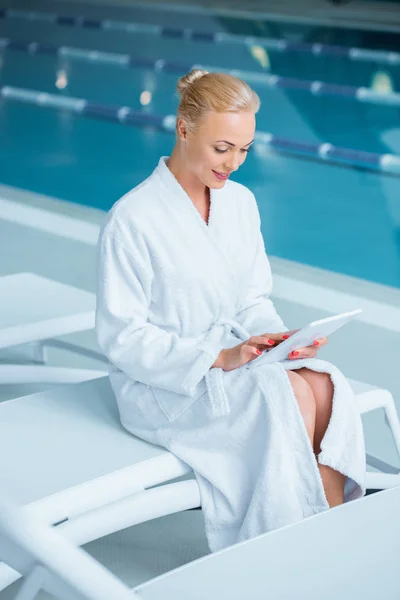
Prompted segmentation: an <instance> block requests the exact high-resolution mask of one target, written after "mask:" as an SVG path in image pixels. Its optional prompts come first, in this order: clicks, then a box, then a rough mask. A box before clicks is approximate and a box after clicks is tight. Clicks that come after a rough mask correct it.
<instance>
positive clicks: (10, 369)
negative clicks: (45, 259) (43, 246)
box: [0, 273, 108, 384]
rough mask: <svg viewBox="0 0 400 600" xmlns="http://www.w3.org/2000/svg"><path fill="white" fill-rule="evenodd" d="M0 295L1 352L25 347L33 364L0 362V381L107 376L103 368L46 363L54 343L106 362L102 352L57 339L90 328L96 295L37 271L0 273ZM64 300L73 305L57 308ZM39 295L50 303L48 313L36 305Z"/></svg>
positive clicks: (60, 380)
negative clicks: (60, 309) (41, 274)
mask: <svg viewBox="0 0 400 600" xmlns="http://www.w3.org/2000/svg"><path fill="white" fill-rule="evenodd" d="M0 295H1V296H2V297H3V304H4V306H3V307H2V320H1V322H2V324H3V325H2V326H1V325H0V334H1V335H0V350H4V349H10V348H18V347H23V346H27V345H28V346H30V347H31V348H32V354H33V360H32V363H33V364H25V363H22V362H18V363H15V362H13V363H9V362H3V363H2V364H0V384H25V383H77V382H80V381H85V380H87V379H93V378H95V377H101V376H103V375H105V374H106V372H107V371H106V370H101V369H98V370H96V369H93V370H92V369H77V368H65V367H52V366H49V365H47V364H46V362H47V349H48V348H50V347H53V348H59V349H63V350H68V351H70V352H73V353H75V354H78V355H80V356H85V357H86V358H91V359H94V360H96V361H98V362H99V363H100V364H102V365H108V361H107V359H106V358H105V357H104V355H102V354H101V353H100V352H96V351H94V350H89V349H85V348H82V347H80V346H78V345H76V344H73V343H71V342H66V341H63V340H57V339H55V338H56V337H57V336H62V335H68V334H71V333H77V332H82V331H89V330H91V329H94V326H95V302H96V300H95V295H94V294H91V293H89V292H86V291H84V290H80V289H78V288H74V287H73V286H70V285H66V284H61V283H59V282H57V281H54V280H52V279H47V278H45V277H41V276H39V275H36V274H35V273H14V274H12V275H4V276H2V277H0ZM63 298H68V302H70V303H71V304H72V305H73V307H74V308H71V310H69V309H68V308H65V309H64V310H63V311H59V309H58V307H59V306H60V305H61V306H62V305H63ZM43 299H44V300H46V301H48V303H49V307H48V310H47V311H46V313H47V314H44V311H43V310H41V307H40V305H41V302H42V301H43ZM49 299H51V302H49ZM25 314H29V317H30V318H29V319H25V318H24V317H25ZM18 316H21V322H18Z"/></svg>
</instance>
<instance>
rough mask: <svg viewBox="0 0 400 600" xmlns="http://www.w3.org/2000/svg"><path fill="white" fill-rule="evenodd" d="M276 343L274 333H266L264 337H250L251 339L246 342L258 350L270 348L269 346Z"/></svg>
mask: <svg viewBox="0 0 400 600" xmlns="http://www.w3.org/2000/svg"><path fill="white" fill-rule="evenodd" d="M276 342H277V334H276V333H275V334H274V333H267V334H266V335H252V336H251V338H250V339H249V340H247V344H250V345H251V346H259V347H260V349H264V348H270V347H271V346H274V345H275V344H276ZM261 346H262V348H261Z"/></svg>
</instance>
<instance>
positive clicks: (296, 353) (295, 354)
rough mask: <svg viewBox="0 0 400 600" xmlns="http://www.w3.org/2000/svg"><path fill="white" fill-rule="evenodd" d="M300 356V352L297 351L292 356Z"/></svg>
mask: <svg viewBox="0 0 400 600" xmlns="http://www.w3.org/2000/svg"><path fill="white" fill-rule="evenodd" d="M298 354H300V352H297V350H293V352H292V354H291V356H297V355H298Z"/></svg>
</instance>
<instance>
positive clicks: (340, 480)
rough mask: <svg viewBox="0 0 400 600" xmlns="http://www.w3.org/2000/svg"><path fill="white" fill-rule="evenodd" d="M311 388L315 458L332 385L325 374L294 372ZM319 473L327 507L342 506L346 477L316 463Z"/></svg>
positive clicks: (327, 417) (327, 415) (326, 419)
mask: <svg viewBox="0 0 400 600" xmlns="http://www.w3.org/2000/svg"><path fill="white" fill-rule="evenodd" d="M296 373H298V374H299V375H300V376H301V377H303V378H304V379H305V381H307V383H308V384H309V386H310V387H311V389H312V391H313V394H314V397H315V404H316V418H315V432H314V452H315V454H316V456H318V454H319V453H320V452H321V442H322V438H323V437H324V435H325V432H326V430H327V428H328V425H329V420H330V418H331V414H332V398H333V383H332V380H331V378H330V376H329V375H328V374H327V373H317V372H315V371H311V370H309V369H299V370H296ZM318 468H319V472H320V473H321V477H322V481H323V484H324V488H325V494H326V497H327V500H328V502H329V505H330V506H331V507H332V506H337V505H338V504H343V499H344V484H345V481H346V477H345V476H344V475H342V473H339V472H338V471H335V470H334V469H332V468H331V467H328V466H326V465H320V464H319V463H318Z"/></svg>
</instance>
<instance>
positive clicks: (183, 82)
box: [176, 69, 208, 98]
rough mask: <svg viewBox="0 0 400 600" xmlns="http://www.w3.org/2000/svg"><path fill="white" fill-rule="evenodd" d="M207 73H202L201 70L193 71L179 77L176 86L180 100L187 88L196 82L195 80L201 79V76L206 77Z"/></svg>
mask: <svg viewBox="0 0 400 600" xmlns="http://www.w3.org/2000/svg"><path fill="white" fill-rule="evenodd" d="M207 73H208V71H204V70H203V69H193V70H192V71H190V73H188V74H187V75H184V76H183V77H181V78H180V79H179V81H178V83H177V86H176V89H177V90H178V94H179V96H180V97H181V98H182V96H183V94H184V93H185V92H186V90H187V89H188V87H189V86H191V85H192V83H194V82H195V81H197V79H200V77H203V75H207Z"/></svg>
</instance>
